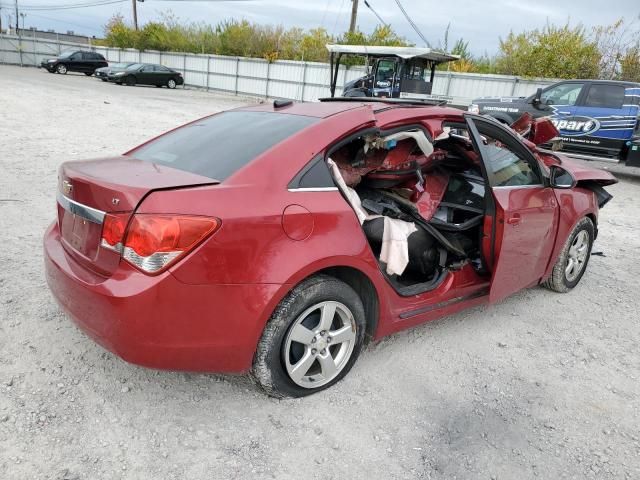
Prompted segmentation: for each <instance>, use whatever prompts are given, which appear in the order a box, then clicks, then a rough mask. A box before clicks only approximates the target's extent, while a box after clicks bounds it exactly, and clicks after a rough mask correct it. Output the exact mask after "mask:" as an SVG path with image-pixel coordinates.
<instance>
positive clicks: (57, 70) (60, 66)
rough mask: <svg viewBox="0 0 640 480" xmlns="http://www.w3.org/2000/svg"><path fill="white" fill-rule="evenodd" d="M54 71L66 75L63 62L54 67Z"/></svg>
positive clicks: (65, 67)
mask: <svg viewBox="0 0 640 480" xmlns="http://www.w3.org/2000/svg"><path fill="white" fill-rule="evenodd" d="M56 72H58V73H60V74H61V75H66V73H67V66H66V65H65V64H63V63H61V64H60V65H58V66H57V67H56Z"/></svg>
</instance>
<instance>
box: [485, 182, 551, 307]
mask: <svg viewBox="0 0 640 480" xmlns="http://www.w3.org/2000/svg"><path fill="white" fill-rule="evenodd" d="M493 198H494V199H495V203H496V220H497V223H496V233H495V235H496V242H495V252H496V257H495V262H494V269H493V273H492V278H491V290H490V293H489V300H490V301H491V302H498V301H500V300H502V299H504V298H506V297H508V296H509V295H511V294H512V293H515V292H517V291H518V290H521V289H523V288H526V287H529V286H532V285H535V284H536V283H538V281H539V280H540V278H541V277H542V275H544V272H545V269H546V266H547V261H548V259H549V256H550V255H551V250H552V249H553V244H554V237H555V233H556V225H557V223H558V209H557V202H556V197H555V194H554V192H553V189H551V188H550V187H544V186H533V187H516V188H512V187H496V188H494V189H493Z"/></svg>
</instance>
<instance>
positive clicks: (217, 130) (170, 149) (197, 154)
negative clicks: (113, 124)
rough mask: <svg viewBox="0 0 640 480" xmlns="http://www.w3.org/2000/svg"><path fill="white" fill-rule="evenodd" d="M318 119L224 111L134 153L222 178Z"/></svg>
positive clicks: (154, 160) (284, 114)
mask: <svg viewBox="0 0 640 480" xmlns="http://www.w3.org/2000/svg"><path fill="white" fill-rule="evenodd" d="M317 121H318V119H317V118H315V117H305V116H302V115H289V114H286V113H272V112H242V111H240V112H223V113H220V114H218V115H214V116H212V117H208V118H205V119H202V120H200V121H198V122H195V123H192V124H190V125H187V126H185V127H182V128H179V129H178V130H175V131H173V132H170V133H168V134H166V135H163V136H162V137H160V138H158V139H156V140H152V141H151V142H150V143H148V144H146V145H144V146H142V147H140V148H138V149H137V150H134V151H133V152H131V155H132V156H133V157H135V158H137V159H140V160H145V161H148V162H153V163H158V164H161V165H166V166H169V167H173V168H177V169H179V170H185V171H187V172H191V173H195V174H198V175H203V176H205V177H209V178H213V179H215V180H220V181H223V180H225V179H226V178H228V177H229V176H231V175H233V174H234V173H235V172H236V171H238V170H239V169H240V168H242V167H244V166H245V165H247V164H248V163H249V162H251V160H253V159H254V158H256V157H257V156H258V155H260V154H262V153H263V152H265V151H267V150H268V149H269V148H271V147H273V146H274V145H276V144H278V143H280V142H281V141H283V140H285V139H286V138H288V137H290V136H291V135H293V134H295V133H297V132H299V131H300V130H302V129H303V128H305V127H308V126H309V125H312V124H313V123H316V122H317Z"/></svg>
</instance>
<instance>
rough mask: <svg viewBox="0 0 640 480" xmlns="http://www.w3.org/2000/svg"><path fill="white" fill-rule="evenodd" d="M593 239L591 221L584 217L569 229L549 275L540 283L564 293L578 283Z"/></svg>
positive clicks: (587, 260)
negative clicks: (567, 236) (569, 231)
mask: <svg viewBox="0 0 640 480" xmlns="http://www.w3.org/2000/svg"><path fill="white" fill-rule="evenodd" d="M594 239H595V227H594V225H593V222H592V221H591V219H590V218H587V217H584V218H583V219H582V220H580V221H579V222H578V224H577V225H576V226H575V227H574V228H573V230H572V231H571V234H570V235H569V238H567V241H566V242H565V244H564V247H563V248H562V252H560V256H559V257H558V260H557V261H556V264H555V265H554V267H553V271H552V273H551V276H550V277H549V278H548V279H547V280H546V281H544V282H543V283H542V285H543V286H544V287H546V288H548V289H550V290H553V291H555V292H559V293H566V292H568V291H569V290H571V289H573V288H574V287H575V286H576V285H578V283H580V279H581V278H582V276H583V275H584V272H585V271H586V270H587V264H588V263H589V258H590V257H591V248H592V247H593V241H594Z"/></svg>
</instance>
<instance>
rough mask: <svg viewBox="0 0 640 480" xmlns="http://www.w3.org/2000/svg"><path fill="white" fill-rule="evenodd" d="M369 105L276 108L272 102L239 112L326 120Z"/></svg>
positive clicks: (303, 104)
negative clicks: (300, 116) (282, 114)
mask: <svg viewBox="0 0 640 480" xmlns="http://www.w3.org/2000/svg"><path fill="white" fill-rule="evenodd" d="M370 105H371V104H366V103H360V102H329V103H324V102H291V103H288V102H287V103H285V105H284V106H280V107H276V106H275V104H274V102H265V103H262V104H259V105H251V106H248V107H242V108H240V109H239V110H245V111H252V112H274V113H288V114H290V115H305V116H307V117H317V118H326V117H330V116H331V115H335V114H337V113H341V112H346V111H348V110H355V109H358V108H365V107H369V106H370Z"/></svg>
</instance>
